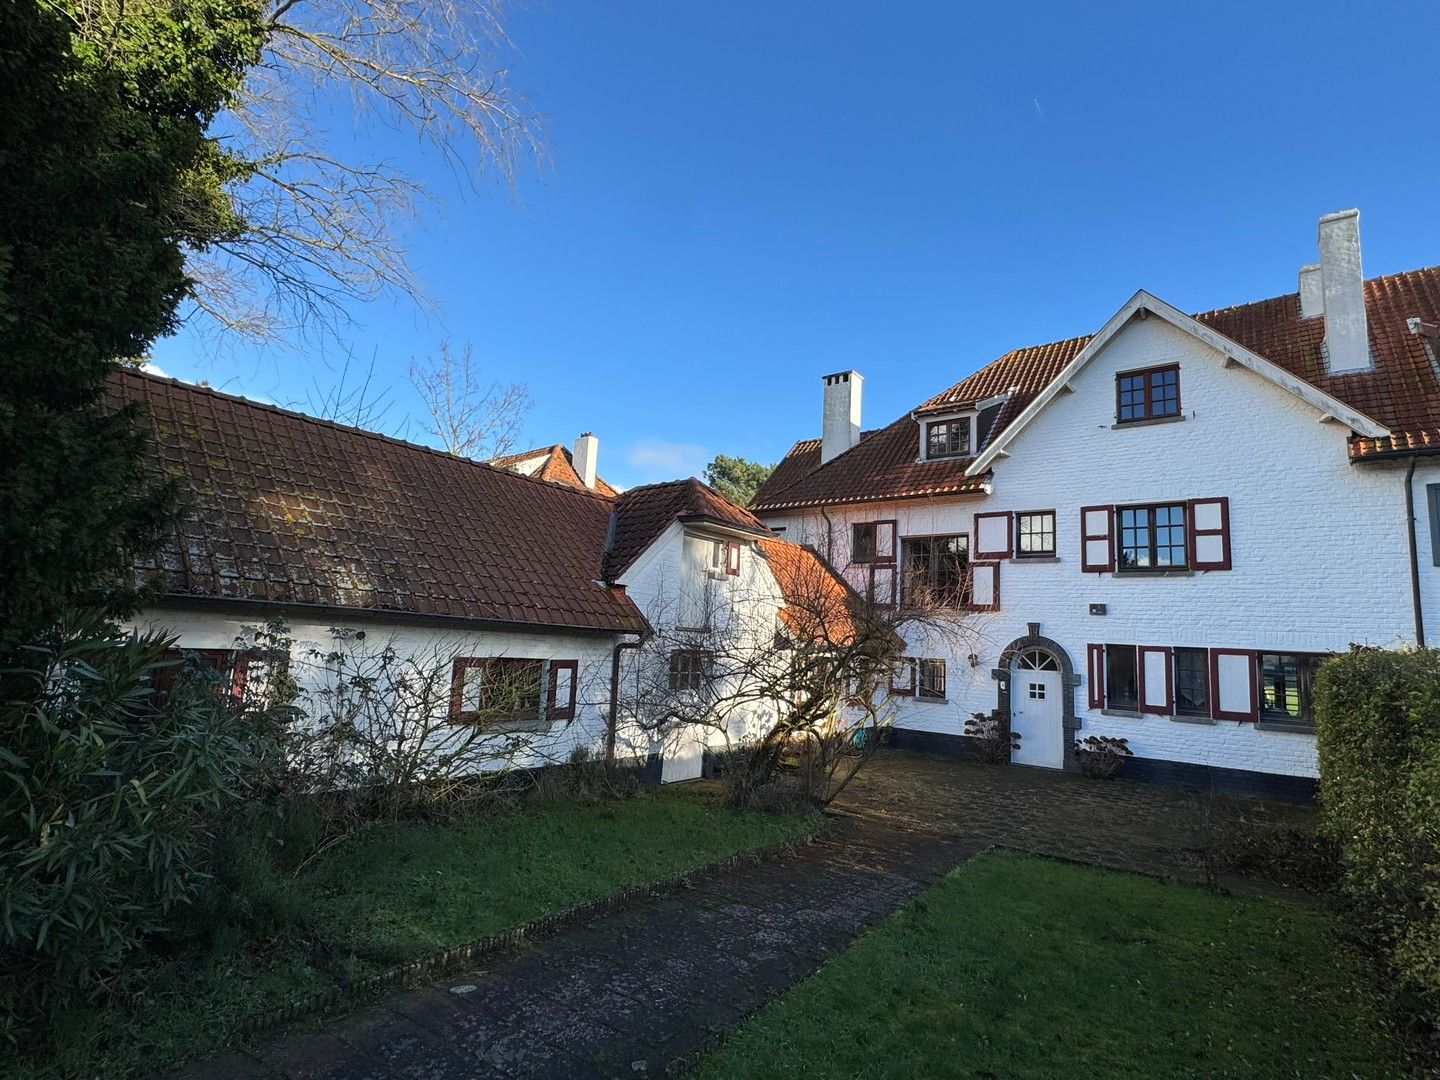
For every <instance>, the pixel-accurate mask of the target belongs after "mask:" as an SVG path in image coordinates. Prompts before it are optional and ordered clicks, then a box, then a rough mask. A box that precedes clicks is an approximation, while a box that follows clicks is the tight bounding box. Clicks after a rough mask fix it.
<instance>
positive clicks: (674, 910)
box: [180, 819, 978, 1080]
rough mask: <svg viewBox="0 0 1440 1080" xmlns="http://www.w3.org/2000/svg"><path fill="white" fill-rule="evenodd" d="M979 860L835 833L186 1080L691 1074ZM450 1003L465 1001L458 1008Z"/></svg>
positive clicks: (852, 829)
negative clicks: (694, 1065) (796, 989)
mask: <svg viewBox="0 0 1440 1080" xmlns="http://www.w3.org/2000/svg"><path fill="white" fill-rule="evenodd" d="M976 850H978V848H977V846H976V845H974V844H973V843H970V842H968V841H965V840H963V839H960V838H956V837H947V836H941V835H938V834H933V833H930V834H916V833H904V832H899V831H896V830H894V829H891V828H889V827H886V826H883V825H873V824H871V823H869V822H867V821H864V820H863V819H854V820H850V821H845V822H842V823H841V825H840V826H839V828H837V829H836V830H835V831H834V832H833V833H831V834H829V835H827V836H826V838H824V839H822V840H820V841H818V842H816V843H814V844H810V845H808V846H806V847H804V848H802V849H800V850H799V851H797V852H796V853H795V854H793V855H790V856H786V857H783V858H779V859H775V860H771V861H768V862H765V863H760V864H758V865H755V866H751V867H747V868H745V869H742V870H739V871H737V872H735V873H733V874H730V875H727V876H725V877H723V878H717V879H713V880H710V881H706V882H703V883H701V884H699V885H697V886H696V887H695V888H693V889H687V890H684V891H682V892H679V893H676V894H674V895H670V896H666V897H662V898H659V899H656V900H653V901H650V902H647V903H645V904H643V905H641V906H640V907H637V908H634V909H632V910H629V911H623V912H617V913H615V914H612V915H608V916H603V917H601V918H599V919H596V920H595V921H593V922H591V923H589V924H588V925H586V926H584V927H582V928H580V929H577V930H575V931H572V932H570V933H566V934H563V935H561V936H558V937H555V938H552V939H549V940H546V941H542V942H540V943H538V944H536V945H533V946H531V947H529V948H527V949H524V950H517V951H516V952H514V953H511V954H508V955H505V956H499V957H496V958H494V959H493V961H492V962H491V963H489V964H487V965H486V966H484V967H482V968H480V969H478V970H474V971H468V972H463V973H460V974H456V975H454V976H451V977H449V978H447V979H445V980H444V981H443V982H438V983H435V984H433V985H430V986H426V987H424V988H422V989H418V990H410V991H405V992H402V993H398V994H396V995H394V996H392V997H390V998H388V999H386V1000H384V1001H382V1002H381V1003H380V1004H379V1005H376V1006H374V1007H372V1008H369V1009H367V1010H365V1011H364V1012H361V1013H359V1014H357V1015H355V1016H351V1017H348V1018H346V1019H344V1020H340V1021H336V1022H335V1023H333V1024H330V1025H328V1026H327V1027H326V1028H325V1029H324V1030H322V1031H320V1032H318V1033H314V1034H306V1035H297V1036H292V1037H290V1038H286V1039H283V1040H280V1041H276V1042H265V1041H264V1036H261V1037H260V1038H261V1041H260V1044H259V1045H258V1046H257V1047H256V1048H255V1049H253V1050H248V1051H244V1052H236V1053H232V1054H227V1055H224V1056H223V1057H219V1058H214V1059H212V1060H210V1061H208V1062H201V1063H199V1064H196V1065H192V1066H190V1067H189V1068H187V1069H185V1070H183V1071H182V1072H181V1074H180V1075H181V1076H183V1077H185V1078H186V1080H192V1078H193V1080H238V1078H241V1077H245V1078H250V1077H256V1078H267V1080H278V1078H279V1077H289V1078H292V1080H300V1078H320V1077H324V1078H326V1080H396V1078H401V1077H404V1078H414V1080H442V1078H443V1080H451V1078H460V1077H466V1078H469V1077H477V1078H479V1077H485V1078H489V1077H497V1078H498V1077H601V1076H616V1077H618V1076H624V1077H632V1078H633V1077H643V1076H647V1075H649V1076H655V1075H664V1074H665V1072H666V1070H667V1067H669V1066H673V1065H677V1064H680V1063H682V1062H685V1061H687V1060H689V1059H690V1058H691V1057H692V1056H693V1055H694V1054H695V1053H696V1052H697V1051H698V1050H699V1049H701V1048H702V1047H703V1046H704V1045H705V1043H706V1042H707V1040H708V1038H709V1036H710V1033H711V1031H712V1029H716V1028H723V1027H729V1026H733V1025H735V1024H737V1023H739V1021H740V1020H742V1019H743V1018H744V1017H745V1016H747V1015H748V1014H750V1013H751V1012H754V1011H755V1010H756V1009H758V1008H759V1007H760V1006H761V1005H762V1004H764V1003H765V1002H767V1001H769V1000H770V999H771V998H773V997H775V996H777V995H779V994H781V993H783V992H784V991H785V990H787V989H789V988H790V987H791V986H793V985H794V984H795V983H797V982H799V981H800V980H801V979H803V978H805V977H806V976H807V975H809V974H810V973H811V972H812V971H814V970H815V969H816V968H817V967H819V966H820V964H821V962H822V961H823V960H824V958H825V957H826V956H827V955H829V954H830V953H832V952H835V951H837V950H839V949H842V948H844V947H845V946H846V945H848V944H849V943H850V942H851V941H852V940H854V939H855V938H856V937H857V936H859V935H860V934H861V933H862V932H863V931H864V930H865V928H866V927H868V926H869V925H870V924H871V923H874V922H876V921H878V920H879V919H882V918H884V917H885V916H886V915H889V914H890V913H891V912H893V911H894V910H895V909H896V908H898V907H900V906H901V905H902V904H903V903H905V902H906V901H907V900H909V899H910V898H911V897H913V896H914V895H915V894H916V893H918V892H920V891H921V890H922V889H924V888H925V887H926V886H928V885H929V884H931V883H932V882H934V881H935V880H937V879H938V878H939V877H940V876H941V875H943V874H944V873H945V872H946V871H948V870H950V869H951V868H952V867H954V866H956V865H958V864H959V863H960V862H962V861H963V860H964V859H966V858H968V857H969V856H971V855H973V854H974V853H975V851H976ZM457 989H463V990H464V991H465V992H463V993H457V992H456V990H457Z"/></svg>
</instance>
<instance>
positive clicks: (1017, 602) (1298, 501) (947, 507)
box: [764, 318, 1440, 776]
mask: <svg viewBox="0 0 1440 1080" xmlns="http://www.w3.org/2000/svg"><path fill="white" fill-rule="evenodd" d="M1171 362H1178V363H1179V364H1180V381H1181V401H1182V405H1183V407H1184V410H1185V411H1184V415H1185V419H1184V420H1183V421H1182V422H1177V423H1168V424H1157V425H1152V426H1145V427H1134V428H1128V429H1124V430H1113V429H1112V427H1111V425H1112V424H1113V423H1114V419H1115V417H1114V409H1115V374H1116V372H1118V371H1124V370H1128V369H1133V368H1138V367H1150V366H1153V365H1156V364H1163V363H1171ZM1073 387H1074V391H1075V392H1074V393H1071V394H1063V393H1062V394H1061V395H1059V396H1058V397H1057V398H1056V399H1055V400H1054V401H1053V402H1052V403H1051V405H1050V407H1049V408H1048V409H1047V410H1046V411H1045V412H1044V413H1042V414H1041V415H1040V416H1039V417H1038V418H1037V419H1036V420H1035V421H1034V422H1033V423H1032V424H1031V425H1030V426H1029V427H1028V428H1027V429H1026V430H1025V431H1024V432H1023V433H1022V434H1021V435H1020V436H1019V437H1018V438H1017V439H1016V440H1015V441H1014V442H1013V443H1012V444H1011V445H1010V447H1009V451H1010V453H1009V456H1008V457H1002V458H1001V459H999V460H998V461H997V463H996V466H995V475H994V493H993V495H991V496H989V497H980V498H971V499H964V500H959V499H954V498H948V499H928V500H913V501H909V502H904V503H885V504H878V505H874V506H868V507H846V508H843V509H841V510H832V511H830V515H829V516H830V519H831V521H832V522H833V536H834V542H835V549H834V550H835V551H836V553H837V555H838V560H837V565H838V566H841V567H843V566H844V565H845V562H846V561H847V559H848V549H849V525H850V523H851V522H854V521H869V520H875V519H876V518H897V519H898V520H899V523H900V524H899V535H900V536H901V537H904V536H906V535H923V534H936V533H952V532H963V533H966V534H967V535H970V534H973V515H974V514H975V513H976V512H977V511H991V510H1045V509H1054V510H1055V511H1056V514H1057V548H1058V556H1059V558H1058V561H1057V562H1024V561H1016V560H1013V559H1012V560H1009V561H1007V562H1005V563H1004V564H1003V565H1002V567H1001V610H1000V611H999V612H996V613H993V614H986V615H980V616H976V621H975V625H974V637H975V644H974V646H973V651H974V652H975V653H977V654H978V657H979V665H978V667H977V668H975V669H973V670H972V669H971V667H970V665H969V663H968V662H967V659H966V657H965V656H964V655H955V654H954V653H952V654H951V655H947V656H946V660H947V668H948V673H949V701H948V702H947V703H944V704H926V703H921V702H906V703H905V704H904V705H902V706H901V714H900V719H899V724H900V726H903V727H907V728H914V729H917V730H923V731H936V732H946V733H950V734H958V733H959V732H960V731H961V730H962V729H963V726H964V720H965V718H966V717H967V716H969V715H970V714H971V713H973V712H987V711H989V710H990V709H993V708H994V707H995V704H996V684H995V682H994V681H993V679H992V678H991V676H990V671H991V668H992V667H993V666H994V665H995V663H996V659H997V657H998V654H999V652H1000V650H1001V649H1003V648H1004V647H1005V645H1007V644H1008V643H1009V642H1010V641H1012V640H1014V639H1015V638H1017V637H1021V636H1023V635H1024V634H1025V632H1026V624H1027V623H1029V622H1038V623H1039V624H1040V632H1041V633H1042V634H1043V635H1045V636H1046V637H1049V638H1052V639H1054V640H1056V641H1058V642H1059V643H1060V644H1061V645H1063V646H1064V647H1065V649H1066V651H1067V652H1068V653H1069V655H1070V661H1071V663H1072V665H1073V666H1074V668H1075V671H1076V673H1077V674H1079V675H1080V676H1081V678H1082V680H1083V679H1084V678H1085V667H1086V650H1085V646H1086V645H1087V644H1089V643H1106V642H1114V643H1119V644H1137V645H1191V646H1206V647H1217V646H1218V647H1230V648H1242V649H1265V650H1278V651H1286V650H1292V651H1340V650H1344V649H1345V648H1346V647H1347V646H1348V645H1349V643H1351V642H1361V643H1366V644H1372V645H1384V646H1395V645H1400V644H1402V643H1405V642H1409V641H1412V640H1413V617H1412V614H1411V600H1410V576H1409V561H1408V553H1407V544H1406V529H1405V520H1404V519H1405V514H1404V507H1405V503H1404V491H1403V487H1402V483H1403V478H1404V468H1405V466H1404V465H1403V464H1398V465H1386V466H1378V465H1377V466H1352V465H1351V464H1349V460H1348V457H1347V455H1346V447H1345V440H1346V436H1347V434H1348V433H1347V431H1346V430H1345V429H1344V428H1343V427H1341V426H1340V425H1337V424H1333V423H1323V424H1322V423H1320V422H1319V414H1318V413H1317V412H1316V411H1315V410H1314V409H1313V408H1312V407H1311V406H1309V405H1306V404H1305V403H1303V402H1301V401H1300V400H1299V399H1298V398H1296V397H1293V396H1292V395H1290V394H1289V393H1287V392H1286V391H1284V390H1282V389H1280V388H1279V387H1276V386H1274V385H1272V384H1270V383H1268V382H1266V381H1265V380H1263V379H1261V378H1260V377H1259V376H1257V375H1255V374H1254V373H1252V372H1250V371H1248V370H1246V369H1245V368H1243V367H1239V366H1234V367H1228V368H1227V367H1225V366H1224V364H1223V358H1222V357H1221V355H1220V354H1219V353H1218V352H1215V351H1214V350H1212V349H1211V348H1210V347H1209V346H1207V345H1204V344H1203V343H1201V342H1198V341H1197V340H1195V339H1194V338H1192V337H1190V336H1189V335H1187V334H1185V333H1183V332H1182V331H1180V330H1177V329H1176V328H1174V327H1172V326H1170V325H1169V324H1167V323H1165V322H1163V321H1162V320H1160V319H1156V318H1151V319H1147V320H1143V321H1136V322H1132V323H1130V324H1129V325H1128V326H1127V327H1126V328H1125V329H1124V330H1122V331H1121V332H1120V333H1119V335H1118V336H1117V337H1116V338H1115V339H1114V340H1112V341H1111V343H1110V344H1109V345H1108V346H1107V347H1106V348H1105V349H1104V350H1102V351H1101V352H1100V354H1099V355H1098V356H1096V357H1095V358H1094V360H1093V361H1092V362H1091V363H1090V364H1089V366H1087V367H1086V368H1085V370H1084V371H1083V372H1081V373H1080V374H1079V376H1077V377H1076V379H1075V380H1074V383H1073ZM916 390H917V394H916V396H917V397H918V396H920V393H919V392H920V391H923V390H924V388H921V387H917V388H916ZM1427 482H1428V483H1440V465H1436V464H1425V463H1422V465H1421V466H1420V467H1419V468H1418V469H1417V473H1416V477H1415V489H1416V514H1417V518H1419V522H1418V525H1419V537H1418V539H1419V545H1420V563H1421V571H1422V583H1423V584H1422V588H1423V595H1424V606H1425V609H1426V620H1425V623H1426V633H1427V638H1428V639H1429V640H1430V641H1431V643H1435V642H1437V641H1440V570H1437V568H1436V567H1434V566H1433V565H1432V560H1431V549H1430V538H1429V528H1428V521H1427V520H1426V515H1425V490H1424V488H1425V484H1426V483H1427ZM1209 496H1226V497H1228V498H1229V500H1230V533H1231V547H1232V558H1233V569H1232V570H1230V571H1214V572H1210V573H1197V574H1195V575H1193V576H1190V577H1172V578H1154V577H1141V578H1135V577H1130V578H1127V577H1123V576H1116V575H1114V574H1104V575H1096V574H1093V573H1092V574H1085V573H1082V572H1081V570H1080V558H1079V531H1080V526H1079V510H1080V507H1082V506H1086V505H1092V504H1114V503H1126V502H1137V503H1144V502H1157V501H1164V500H1181V499H1187V498H1204V497H1209ZM764 516H765V517H766V519H767V521H768V522H769V523H770V524H771V525H775V526H785V528H786V531H785V533H784V535H785V536H786V538H787V539H791V540H806V541H808V542H811V543H815V544H816V546H817V547H820V548H821V550H825V543H826V536H827V528H826V523H825V521H824V519H823V517H822V516H821V515H820V514H819V513H818V512H808V511H807V512H800V513H789V514H773V515H764ZM972 541H973V537H972ZM1091 603H1103V604H1105V605H1107V607H1108V612H1109V613H1108V615H1106V616H1104V617H1096V616H1091V615H1089V614H1088V610H1089V605H1090V604H1091ZM912 649H913V651H914V652H915V653H916V655H937V653H934V652H925V644H924V643H923V642H920V641H916V642H912ZM1086 700H1087V698H1086V690H1085V687H1084V686H1083V685H1082V687H1081V689H1080V690H1079V691H1077V693H1076V702H1075V704H1076V712H1077V715H1078V716H1079V717H1080V720H1081V736H1082V737H1083V736H1084V735H1086V734H1106V735H1123V736H1124V737H1126V738H1127V739H1128V740H1129V742H1130V745H1131V748H1132V749H1133V750H1134V751H1135V753H1136V754H1137V755H1139V756H1142V757H1147V758H1158V759H1164V760H1170V761H1179V762H1189V763H1195V764H1204V765H1215V766H1223V767H1227V768H1233V769H1246V770H1254V771H1259V772H1269V773H1278V774H1284V775H1293V776H1313V775H1315V772H1316V764H1315V746H1314V738H1313V737H1312V736H1310V735H1306V734H1294V733H1287V732H1274V731H1259V730H1256V728H1255V725H1253V724H1250V723H1237V722H1233V721H1217V722H1216V723H1215V724H1213V725H1204V724H1191V723H1183V722H1180V721H1176V720H1173V719H1169V718H1165V717H1158V716H1146V717H1144V718H1143V719H1130V718H1125V717H1114V716H1104V715H1101V714H1100V713H1098V712H1092V711H1090V710H1088V709H1087V708H1086Z"/></svg>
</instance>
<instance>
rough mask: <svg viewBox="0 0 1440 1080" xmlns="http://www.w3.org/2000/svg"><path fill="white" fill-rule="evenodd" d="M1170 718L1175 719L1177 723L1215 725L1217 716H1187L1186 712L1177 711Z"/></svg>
mask: <svg viewBox="0 0 1440 1080" xmlns="http://www.w3.org/2000/svg"><path fill="white" fill-rule="evenodd" d="M1170 719H1171V720H1174V721H1175V723H1177V724H1203V725H1205V726H1206V727H1214V726H1215V718H1214V717H1213V716H1187V715H1186V714H1185V713H1176V714H1175V715H1174V716H1172V717H1170Z"/></svg>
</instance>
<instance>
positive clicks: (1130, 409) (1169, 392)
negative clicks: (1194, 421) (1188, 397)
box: [1115, 364, 1180, 424]
mask: <svg viewBox="0 0 1440 1080" xmlns="http://www.w3.org/2000/svg"><path fill="white" fill-rule="evenodd" d="M1179 415H1180V368H1179V366H1178V365H1176V364H1168V365H1166V366H1165V367H1155V368H1146V369H1145V370H1143V371H1124V372H1121V373H1120V374H1119V375H1116V376H1115V422H1116V423H1119V424H1133V423H1135V422H1136V421H1139V420H1162V419H1164V418H1166V417H1170V416H1179Z"/></svg>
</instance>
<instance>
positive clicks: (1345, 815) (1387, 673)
mask: <svg viewBox="0 0 1440 1080" xmlns="http://www.w3.org/2000/svg"><path fill="white" fill-rule="evenodd" d="M1315 726H1316V733H1317V735H1318V740H1319V751H1320V801H1321V804H1322V808H1323V812H1324V826H1325V828H1326V829H1327V831H1328V832H1329V833H1330V834H1331V836H1332V837H1333V838H1334V839H1335V841H1336V842H1337V843H1338V844H1339V846H1340V857H1341V879H1340V891H1341V895H1342V897H1343V899H1344V900H1345V902H1346V907H1347V908H1348V910H1349V913H1350V915H1351V916H1352V918H1353V919H1354V921H1355V924H1356V925H1357V926H1358V927H1359V929H1360V930H1361V931H1362V932H1363V933H1364V934H1365V936H1366V937H1367V938H1369V939H1370V941H1371V942H1372V943H1373V944H1374V945H1375V946H1376V947H1377V948H1378V949H1379V952H1380V955H1381V956H1382V957H1383V959H1384V960H1385V961H1386V962H1387V963H1388V964H1389V966H1390V967H1391V968H1392V969H1393V971H1394V975H1395V977H1396V979H1397V981H1398V983H1399V985H1400V986H1401V988H1402V989H1403V990H1405V991H1407V992H1408V993H1412V994H1414V995H1416V996H1417V997H1418V998H1419V1000H1420V1001H1421V1002H1422V1003H1423V1007H1424V1009H1425V1012H1426V1015H1427V1018H1428V1020H1429V1021H1430V1022H1431V1023H1432V1024H1435V1025H1437V1026H1440V651H1437V650H1433V649H1411V650H1406V651H1403V652H1395V651H1391V650H1385V649H1373V648H1360V647H1358V646H1356V647H1352V648H1351V651H1350V652H1349V653H1347V654H1345V655H1342V656H1337V657H1335V658H1334V659H1333V660H1330V661H1328V662H1326V663H1325V664H1324V665H1323V666H1322V667H1321V669H1320V671H1319V674H1318V675H1317V677H1316V682H1315Z"/></svg>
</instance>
